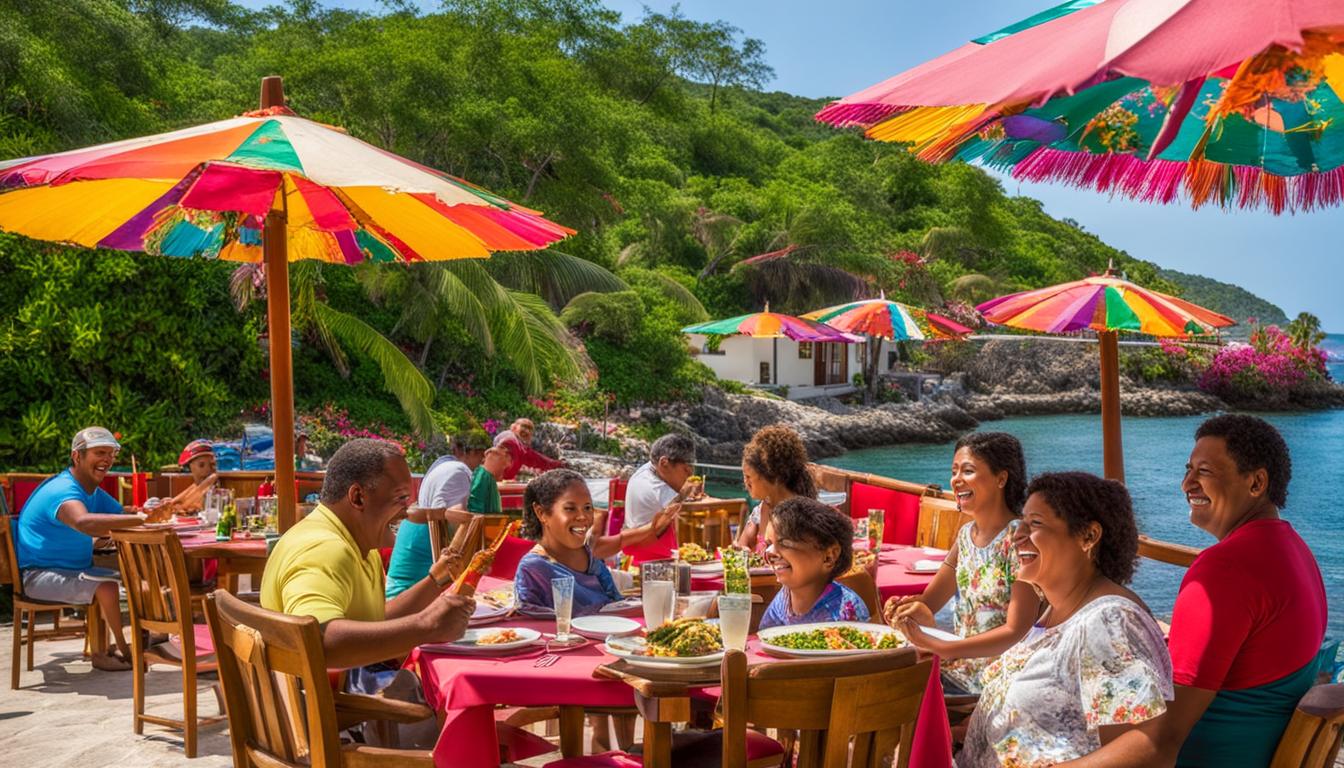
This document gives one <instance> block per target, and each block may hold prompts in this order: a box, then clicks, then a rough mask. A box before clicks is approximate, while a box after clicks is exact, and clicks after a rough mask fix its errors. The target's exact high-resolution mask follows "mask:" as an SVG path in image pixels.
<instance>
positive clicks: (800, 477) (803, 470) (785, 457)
mask: <svg viewBox="0 0 1344 768" xmlns="http://www.w3.org/2000/svg"><path fill="white" fill-rule="evenodd" d="M742 482H743V484H744V485H745V486H746V488H747V493H749V494H751V498H753V499H756V500H757V501H759V502H760V503H759V504H757V505H756V508H755V509H753V510H752V511H751V515H750V516H749V517H748V518H747V522H746V524H745V525H743V526H742V530H741V531H740V532H739V533H738V535H737V542H736V543H737V546H739V547H744V548H746V549H756V548H757V545H758V543H759V542H760V541H761V540H762V534H763V533H768V532H769V530H770V512H771V510H773V509H774V508H775V507H778V506H779V505H780V504H782V503H783V502H785V501H787V500H789V499H792V498H794V497H795V496H802V497H804V498H808V499H815V498H817V482H816V480H814V479H813V478H812V471H811V470H810V469H808V458H807V446H805V445H803V439H802V438H801V437H799V436H798V433H797V432H795V431H794V430H793V428H791V427H786V426H784V425H782V424H774V425H771V426H768V427H762V428H760V429H759V430H757V431H756V434H755V435H752V438H751V442H749V443H747V445H746V447H745V448H743V449H742Z"/></svg>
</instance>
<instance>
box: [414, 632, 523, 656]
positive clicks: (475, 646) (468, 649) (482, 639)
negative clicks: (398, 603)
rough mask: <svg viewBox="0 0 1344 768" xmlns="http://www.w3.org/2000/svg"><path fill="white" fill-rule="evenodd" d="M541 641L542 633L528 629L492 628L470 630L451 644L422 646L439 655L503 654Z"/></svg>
mask: <svg viewBox="0 0 1344 768" xmlns="http://www.w3.org/2000/svg"><path fill="white" fill-rule="evenodd" d="M540 639H541V633H540V632H538V631H537V630H535V629H528V628H527V627H490V628H482V629H468V630H467V631H466V633H465V634H463V635H462V637H461V638H460V639H458V640H454V641H453V642H451V643H430V644H427V645H422V646H420V647H421V648H423V649H425V650H427V651H436V652H438V653H501V652H504V651H514V650H518V649H519V648H525V647H527V646H529V645H532V644H533V643H535V642H537V641H538V640H540Z"/></svg>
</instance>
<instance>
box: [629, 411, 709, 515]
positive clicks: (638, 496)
mask: <svg viewBox="0 0 1344 768" xmlns="http://www.w3.org/2000/svg"><path fill="white" fill-rule="evenodd" d="M694 467H695V442H694V441H693V440H691V438H689V437H686V436H685V435H677V434H668V435H663V436H662V437H660V438H658V439H657V440H655V441H653V445H652V446H650V448H649V460H648V462H646V463H645V464H643V465H642V466H640V468H639V469H637V470H635V473H634V474H633V475H631V476H630V483H629V485H627V486H626V489H625V525H624V527H626V528H637V527H640V526H644V525H648V524H649V523H650V522H652V521H653V519H654V516H655V515H657V514H658V513H659V512H662V511H664V510H667V509H670V508H672V507H673V506H674V505H675V506H677V507H680V506H681V501H682V500H683V499H687V498H692V497H694V496H698V495H699V494H700V493H701V492H702V489H701V483H700V482H699V481H692V480H691V476H692V473H693V472H694V471H695V469H694ZM658 533H661V531H660V532H658Z"/></svg>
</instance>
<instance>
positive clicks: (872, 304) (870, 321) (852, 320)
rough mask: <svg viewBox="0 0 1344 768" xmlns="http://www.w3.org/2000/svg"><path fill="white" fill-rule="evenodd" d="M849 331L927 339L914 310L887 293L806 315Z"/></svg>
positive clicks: (867, 334)
mask: <svg viewBox="0 0 1344 768" xmlns="http://www.w3.org/2000/svg"><path fill="white" fill-rule="evenodd" d="M803 317H804V318H806V319H808V320H817V321H820V322H823V323H826V324H827V325H829V326H831V327H832V328H837V329H839V330H842V331H845V332H846V333H861V334H863V335H865V336H875V337H881V338H884V339H892V340H893V341H907V340H911V339H923V338H924V332H923V331H921V330H920V329H919V324H918V323H916V322H915V318H914V317H912V316H911V314H910V308H909V307H907V306H905V305H904V304H902V303H900V302H898V301H891V300H889V299H887V298H886V297H882V298H877V299H864V300H862V301H851V302H849V303H848V304H840V305H837V306H834V307H827V308H826V309H819V310H817V311H815V312H808V313H807V314H805V315H803Z"/></svg>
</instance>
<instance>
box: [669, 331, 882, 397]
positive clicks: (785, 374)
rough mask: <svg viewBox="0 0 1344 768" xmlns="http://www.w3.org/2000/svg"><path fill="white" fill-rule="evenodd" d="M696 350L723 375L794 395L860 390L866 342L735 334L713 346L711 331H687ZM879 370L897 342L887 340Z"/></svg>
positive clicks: (693, 351) (699, 358)
mask: <svg viewBox="0 0 1344 768" xmlns="http://www.w3.org/2000/svg"><path fill="white" fill-rule="evenodd" d="M687 339H689V341H690V345H691V354H693V355H696V359H697V360H699V361H700V362H702V363H704V364H705V365H706V366H708V367H709V369H710V370H711V371H713V372H714V375H715V376H718V377H719V378H720V379H729V380H732V381H740V382H742V383H743V384H747V385H750V386H754V387H760V388H762V389H782V388H784V387H788V398H789V399H790V400H798V399H800V398H806V397H817V396H819V395H832V396H834V395H845V394H849V393H851V392H855V391H857V388H856V387H855V386H854V374H856V373H861V372H862V371H863V359H864V358H863V355H864V353H865V351H866V349H867V346H868V345H867V343H866V342H860V343H857V344H844V343H839V342H816V343H814V342H806V341H803V342H799V341H792V340H790V339H753V338H751V337H750V336H729V337H727V338H725V339H723V341H722V342H721V343H720V344H719V346H718V349H717V350H715V351H712V352H711V351H709V350H708V349H707V347H706V344H707V342H708V340H709V337H708V336H705V335H704V334H699V333H692V334H687ZM881 344H882V358H881V366H880V370H879V373H885V372H886V371H888V370H890V368H891V365H892V363H894V362H895V359H896V348H895V346H893V345H892V343H891V342H889V341H882V342H881Z"/></svg>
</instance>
